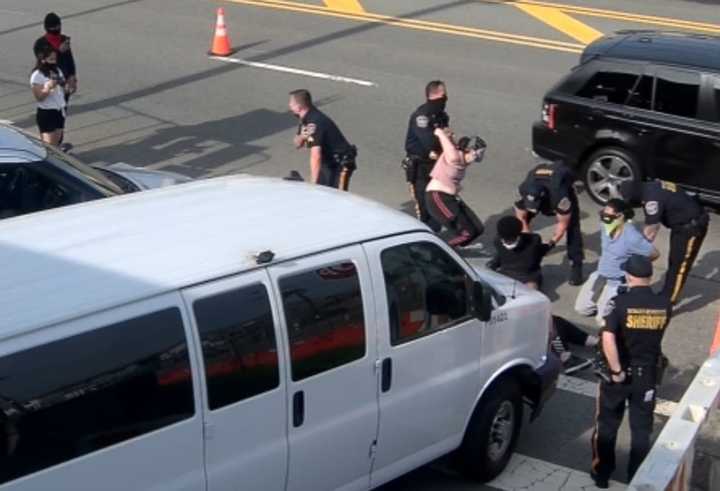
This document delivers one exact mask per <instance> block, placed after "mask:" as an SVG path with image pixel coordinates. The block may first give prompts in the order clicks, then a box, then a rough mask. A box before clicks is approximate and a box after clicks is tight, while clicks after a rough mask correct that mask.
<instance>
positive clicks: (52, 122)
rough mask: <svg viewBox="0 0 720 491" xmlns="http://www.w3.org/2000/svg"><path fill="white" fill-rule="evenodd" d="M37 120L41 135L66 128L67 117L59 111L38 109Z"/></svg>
mask: <svg viewBox="0 0 720 491" xmlns="http://www.w3.org/2000/svg"><path fill="white" fill-rule="evenodd" d="M36 120H37V125H38V128H39V129H40V133H52V132H53V131H55V130H62V129H64V128H65V116H63V113H62V111H60V110H59V109H40V108H38V110H37V115H36Z"/></svg>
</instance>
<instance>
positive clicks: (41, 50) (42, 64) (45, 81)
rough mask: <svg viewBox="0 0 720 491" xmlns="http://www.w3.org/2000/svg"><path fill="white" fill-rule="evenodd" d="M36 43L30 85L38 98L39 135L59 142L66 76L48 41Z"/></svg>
mask: <svg viewBox="0 0 720 491" xmlns="http://www.w3.org/2000/svg"><path fill="white" fill-rule="evenodd" d="M43 41H44V40H42V39H41V40H39V41H38V42H37V43H35V49H34V51H35V57H36V58H37V62H36V65H35V70H33V72H32V75H30V86H31V87H32V92H33V95H34V96H35V100H37V105H38V107H37V125H38V129H39V130H40V137H41V138H42V140H43V141H44V142H46V143H49V144H50V145H55V146H58V145H59V144H60V142H62V137H63V130H64V128H65V76H64V75H63V73H62V71H61V70H60V69H59V68H58V67H57V52H56V51H55V49H53V47H52V46H51V45H50V43H48V42H47V41H45V42H43Z"/></svg>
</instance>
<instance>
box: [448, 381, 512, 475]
mask: <svg viewBox="0 0 720 491" xmlns="http://www.w3.org/2000/svg"><path fill="white" fill-rule="evenodd" d="M522 418H523V406H522V396H521V394H520V388H519V387H518V385H517V384H516V383H515V381H513V380H508V379H506V380H502V381H499V382H498V383H497V384H496V385H495V387H493V388H492V389H491V392H489V393H488V394H487V395H486V396H484V397H483V399H482V400H481V401H480V403H479V404H478V405H477V407H476V408H475V412H474V413H473V415H472V418H471V419H470V424H469V425H468V428H467V431H466V433H465V438H464V439H463V443H462V445H461V447H460V449H459V451H458V464H459V470H460V472H462V474H463V475H465V476H466V477H469V478H471V479H475V480H477V481H480V482H487V481H491V480H493V479H495V478H496V477H497V476H498V475H500V473H501V472H502V471H503V470H504V469H505V466H506V465H507V463H508V461H509V460H510V456H511V455H512V453H513V450H514V449H515V444H516V443H517V439H518V435H519V434H520V427H521V426H522Z"/></svg>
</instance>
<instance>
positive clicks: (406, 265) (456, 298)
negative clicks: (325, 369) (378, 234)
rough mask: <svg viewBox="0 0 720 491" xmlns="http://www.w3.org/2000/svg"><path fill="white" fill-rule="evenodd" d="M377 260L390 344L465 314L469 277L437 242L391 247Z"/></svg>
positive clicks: (432, 328) (443, 326)
mask: <svg viewBox="0 0 720 491" xmlns="http://www.w3.org/2000/svg"><path fill="white" fill-rule="evenodd" d="M381 261H382V268H383V274H384V277H385V290H386V292H387V301H388V307H389V315H390V341H391V344H393V345H397V344H401V343H404V342H406V341H410V340H412V339H415V338H417V337H420V336H424V335H427V334H431V333H433V332H436V331H438V330H441V329H444V328H445V327H447V326H449V325H451V324H452V323H453V322H455V321H457V320H459V319H463V318H466V317H467V316H468V315H469V294H470V286H471V284H472V280H471V278H469V277H468V275H467V274H466V273H465V271H464V270H463V269H462V268H461V267H460V265H458V263H457V262H455V260H454V259H453V258H452V257H450V256H449V255H448V254H447V253H446V252H445V251H444V250H442V249H441V248H440V247H438V246H437V245H435V244H432V243H429V242H418V243H415V244H409V245H401V246H396V247H391V248H389V249H386V250H385V251H383V253H382V255H381Z"/></svg>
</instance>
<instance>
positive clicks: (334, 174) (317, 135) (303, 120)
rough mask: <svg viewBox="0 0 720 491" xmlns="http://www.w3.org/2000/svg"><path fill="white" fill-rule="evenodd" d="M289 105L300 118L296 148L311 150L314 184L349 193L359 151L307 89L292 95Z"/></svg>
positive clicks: (311, 169)
mask: <svg viewBox="0 0 720 491" xmlns="http://www.w3.org/2000/svg"><path fill="white" fill-rule="evenodd" d="M288 106H289V107H290V111H292V113H293V114H295V115H296V116H297V117H298V118H300V123H299V125H298V129H297V134H296V135H295V138H294V140H293V141H294V143H295V147H296V148H303V147H305V148H309V149H310V182H312V183H314V184H321V185H323V186H329V187H333V188H338V189H341V190H343V191H347V190H348V188H349V186H350V177H351V176H352V174H353V172H355V169H356V168H357V165H356V163H355V158H356V157H357V148H356V147H355V146H354V145H351V144H350V143H349V142H348V141H347V139H346V138H345V136H344V135H343V134H342V132H341V131H340V129H339V128H338V127H337V125H336V124H335V122H334V121H333V120H332V119H330V118H329V117H328V116H326V115H325V114H324V113H323V112H321V111H320V110H319V109H318V108H316V107H315V106H314V105H313V102H312V96H311V95H310V92H308V91H307V90H305V89H298V90H293V91H292V92H290V102H289V103H288Z"/></svg>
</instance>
